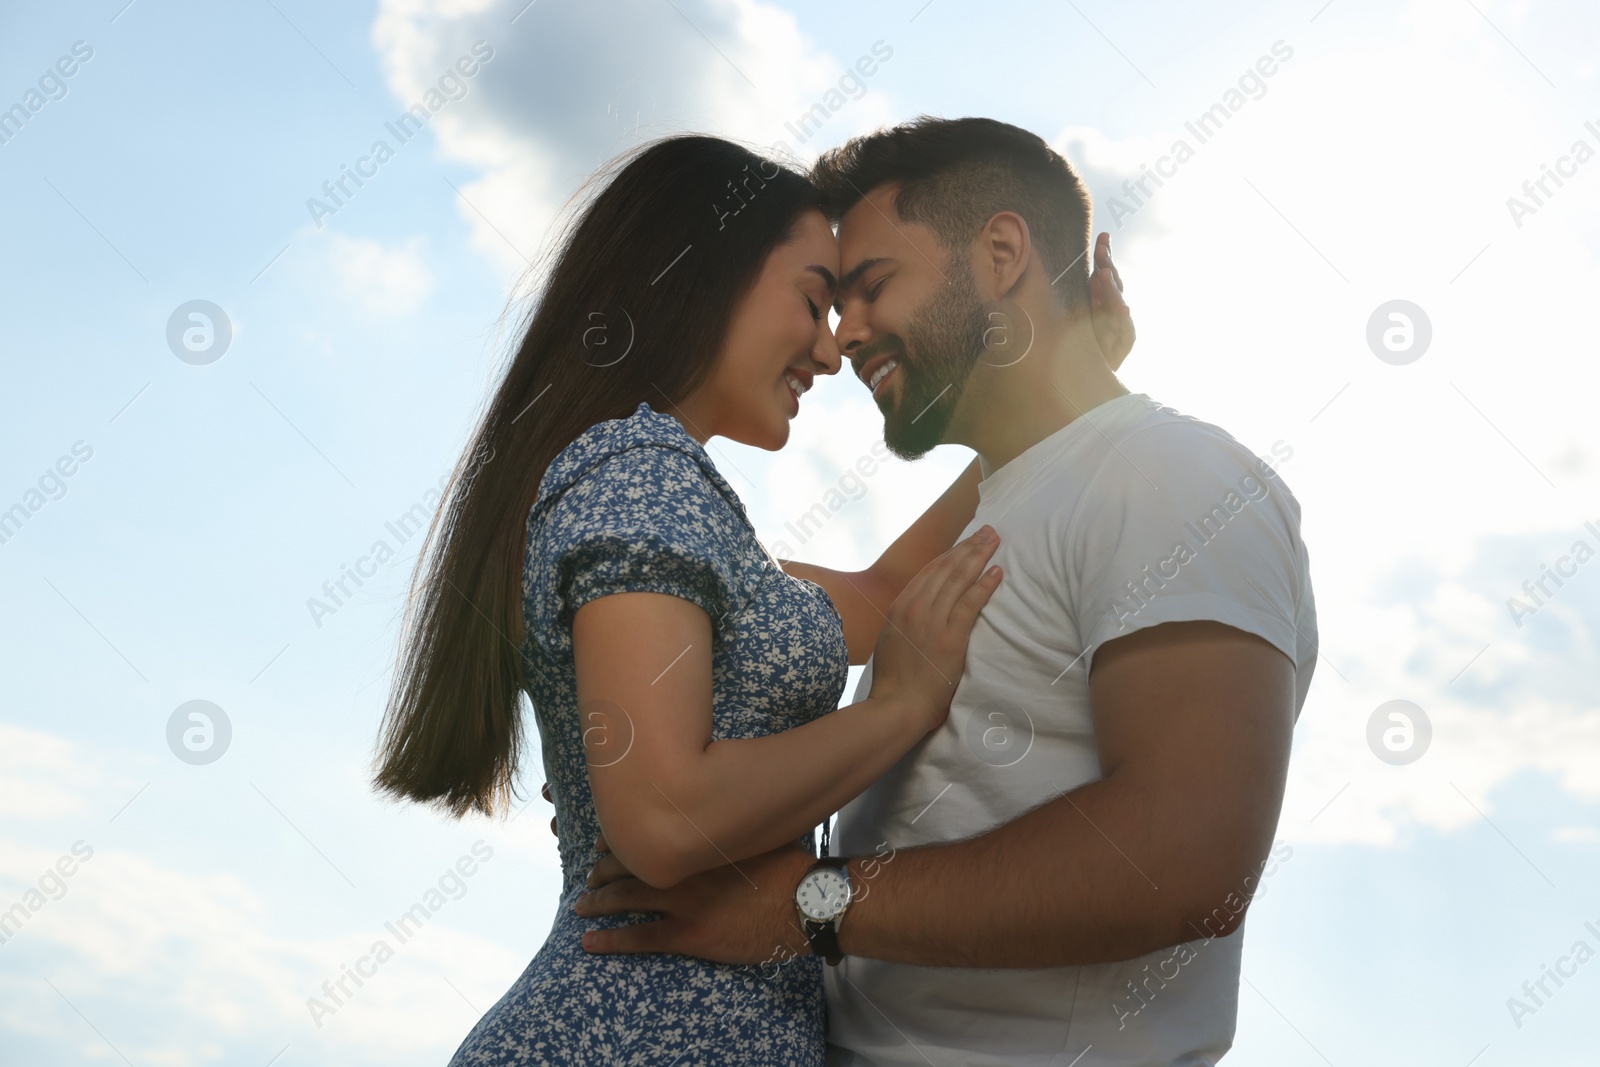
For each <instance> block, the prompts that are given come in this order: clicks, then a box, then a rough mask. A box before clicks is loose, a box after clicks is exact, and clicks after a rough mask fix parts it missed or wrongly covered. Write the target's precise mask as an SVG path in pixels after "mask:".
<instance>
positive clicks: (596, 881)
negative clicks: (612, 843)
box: [584, 853, 632, 889]
mask: <svg viewBox="0 0 1600 1067" xmlns="http://www.w3.org/2000/svg"><path fill="white" fill-rule="evenodd" d="M630 877H632V872H631V871H629V870H628V868H626V867H624V866H623V865H622V861H621V860H619V859H617V857H615V856H613V855H611V854H610V853H607V854H606V855H604V856H601V857H600V861H599V862H598V863H596V864H595V865H594V869H593V870H591V871H590V872H589V878H588V880H587V881H585V882H584V885H586V886H588V887H589V888H590V889H598V888H600V887H601V886H603V885H610V884H611V883H612V882H615V881H617V880H619V879H622V878H630Z"/></svg>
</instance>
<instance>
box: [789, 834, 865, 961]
mask: <svg viewBox="0 0 1600 1067" xmlns="http://www.w3.org/2000/svg"><path fill="white" fill-rule="evenodd" d="M845 862H846V861H845V858H844V857H843V856H823V857H822V858H821V859H819V860H817V862H816V864H815V865H814V866H812V868H811V869H810V870H809V871H807V872H806V874H805V877H804V878H802V879H800V884H799V885H798V886H796V887H795V891H794V906H795V907H796V908H797V909H799V911H800V925H801V927H802V928H803V929H804V930H805V932H806V940H807V941H809V942H810V943H811V953H812V955H815V956H821V957H822V958H823V959H825V960H827V961H828V965H829V966H837V965H838V964H839V961H840V960H842V959H844V953H843V952H841V951H839V924H840V923H841V922H843V921H844V913H845V910H846V909H847V908H849V907H850V902H851V900H853V899H854V898H855V887H854V886H853V885H852V884H851V882H850V868H848V867H847V866H845Z"/></svg>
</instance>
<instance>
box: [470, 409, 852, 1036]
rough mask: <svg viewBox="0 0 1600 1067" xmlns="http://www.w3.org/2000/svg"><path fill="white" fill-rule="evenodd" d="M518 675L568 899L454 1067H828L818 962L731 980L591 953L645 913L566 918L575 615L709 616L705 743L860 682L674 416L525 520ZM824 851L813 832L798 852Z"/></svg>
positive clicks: (650, 415)
mask: <svg viewBox="0 0 1600 1067" xmlns="http://www.w3.org/2000/svg"><path fill="white" fill-rule="evenodd" d="M527 530H528V536H527V552H526V556H525V567H524V571H523V581H522V594H523V619H524V623H525V626H526V632H527V639H526V640H525V642H524V645H523V663H524V669H525V673H526V677H527V685H528V690H529V693H530V695H531V696H532V698H533V705H534V714H535V718H536V720H537V723H538V728H539V736H540V739H541V742H542V747H543V755H544V769H545V775H546V778H547V780H548V782H549V785H550V795H551V797H552V799H553V800H554V802H555V809H556V828H557V835H558V838H559V850H560V855H561V868H562V889H561V899H560V902H559V904H558V906H557V910H556V919H555V922H554V924H553V926H552V928H551V931H550V936H549V938H548V939H547V940H546V941H545V943H544V946H543V947H542V948H540V949H539V952H538V954H537V955H536V956H535V957H534V958H533V961H532V962H531V963H529V964H528V967H527V969H526V970H524V971H523V973H522V975H521V976H520V977H519V978H518V979H517V980H516V982H514V983H513V984H512V986H511V988H510V990H508V991H507V992H506V994H505V995H504V996H503V997H501V998H500V1000H499V1001H498V1002H497V1003H496V1004H495V1005H494V1007H492V1008H491V1009H489V1011H488V1013H487V1014H485V1015H484V1017H483V1018H482V1019H481V1020H479V1022H478V1024H477V1025H476V1026H474V1027H473V1029H472V1032H471V1033H470V1034H468V1035H467V1038H466V1040H465V1041H464V1042H463V1043H462V1045H461V1046H460V1048H458V1049H457V1050H456V1054H455V1056H454V1057H453V1058H452V1059H451V1061H450V1063H451V1067H508V1065H512V1064H516V1065H529V1067H531V1065H542V1064H563V1065H567V1064H571V1065H601V1064H604V1065H608V1067H609V1065H613V1064H615V1065H627V1067H669V1065H672V1067H692V1065H697V1064H698V1065H706V1067H711V1065H725V1064H726V1065H732V1064H771V1065H775V1067H821V1065H822V1064H823V1062H824V1059H825V1053H824V1030H825V1025H824V1022H825V1004H824V998H823V989H822V971H821V961H820V960H819V959H817V958H816V957H813V956H802V957H798V958H793V959H789V960H787V961H785V962H783V963H781V964H766V965H743V966H732V965H727V964H718V963H711V962H708V961H705V960H699V959H694V958H691V957H688V956H679V955H667V954H648V955H627V956H621V955H618V956H597V955H590V954H589V953H587V952H585V951H584V950H583V946H582V941H581V939H582V937H583V934H584V932H585V931H587V930H591V929H604V928H607V927H614V926H622V925H627V924H629V923H632V922H640V921H645V920H646V919H648V918H649V916H644V915H637V914H635V915H622V916H609V917H603V918H584V917H582V916H579V915H577V914H576V913H575V912H573V910H572V904H573V901H574V900H575V899H576V898H577V896H578V895H579V894H580V893H581V892H583V889H584V885H583V883H584V879H585V878H586V877H587V876H588V873H589V869H590V868H591V867H592V866H593V865H594V863H595V861H596V860H597V859H598V858H599V855H598V853H596V852H595V850H594V842H595V838H596V837H597V836H598V835H599V833H600V823H599V820H598V818H597V817H596V815H595V808H594V797H593V795H592V794H591V792H590V787H589V776H588V764H587V763H586V761H585V753H584V747H583V728H582V724H581V723H580V721H579V717H578V708H577V702H576V679H575V674H574V670H573V662H572V618H573V615H574V614H575V613H576V612H577V610H578V609H579V608H581V607H582V606H583V605H584V604H586V603H588V602H589V601H591V600H594V599H596V598H598V597H602V596H606V595H608V594H611V593H621V592H658V593H668V594H671V595H673V596H679V597H683V598H684V599H686V600H690V601H692V602H694V603H696V604H698V605H699V606H700V607H702V608H704V609H705V611H706V613H707V614H708V615H710V616H711V619H712V633H713V643H712V736H713V738H715V739H723V738H749V737H761V736H764V735H767V734H772V733H776V732H778V731H780V730H787V729H791V728H793V727H796V726H800V725H803V724H804V723H807V722H809V721H811V720H812V719H815V718H817V717H818V716H820V715H824V714H827V713H828V712H830V711H832V710H833V709H834V708H835V707H837V706H838V702H839V697H840V695H841V694H842V693H843V691H844V684H845V677H846V672H847V670H848V655H847V652H846V649H845V642H844V631H843V628H842V624H841V621H840V618H839V614H838V612H837V611H836V610H835V608H834V606H833V602H832V601H831V600H830V599H829V598H828V596H827V594H826V593H824V592H823V590H822V588H821V587H820V586H818V585H816V584H815V583H812V582H808V581H805V580H803V579H798V578H792V577H790V576H789V575H787V574H785V573H784V571H783V570H782V568H780V567H779V566H778V564H777V562H776V561H775V560H774V559H773V558H772V556H771V555H770V554H769V553H768V552H767V551H766V549H765V548H764V547H762V545H761V543H760V541H759V540H758V539H757V537H756V533H755V529H754V528H753V527H752V526H751V524H750V520H749V517H748V516H747V515H746V513H745V510H744V505H743V503H742V502H741V501H740V500H739V498H738V496H737V495H736V494H735V493H734V491H733V490H732V488H730V487H729V485H728V484H727V482H726V481H725V480H724V479H723V477H722V475H721V474H720V473H719V472H718V471H717V469H716V467H715V466H713V465H712V463H711V459H710V457H709V456H708V455H707V454H706V451H705V449H704V448H703V447H702V446H701V445H700V443H699V442H697V441H696V440H695V439H694V438H693V437H691V436H689V434H688V432H687V431H686V430H684V428H683V426H682V425H681V424H680V423H679V422H678V420H677V419H675V418H673V417H672V416H670V415H664V414H661V413H659V412H656V411H654V410H652V409H651V408H650V406H649V405H648V404H640V405H639V407H638V409H637V410H636V411H635V412H634V413H633V415H631V416H630V417H628V418H626V419H612V420H609V421H606V422H602V423H599V424H597V425H595V426H592V427H590V428H589V429H588V430H586V431H585V432H584V433H583V434H582V435H580V436H579V437H578V438H577V439H576V440H575V441H573V442H572V443H571V444H570V445H568V446H567V448H566V449H565V450H563V451H562V452H561V454H560V455H559V456H557V457H556V459H555V460H554V461H553V462H552V463H551V464H550V467H549V469H548V470H547V471H546V472H545V475H544V477H543V479H542V480H541V482H540V485H539V496H538V499H537V501H536V502H535V503H534V506H533V508H532V509H531V510H530V511H529V514H528V523H527ZM801 843H802V845H803V846H804V847H805V848H806V849H807V850H808V851H811V850H812V849H813V846H812V843H811V839H810V837H809V835H808V836H807V837H805V838H802V839H801Z"/></svg>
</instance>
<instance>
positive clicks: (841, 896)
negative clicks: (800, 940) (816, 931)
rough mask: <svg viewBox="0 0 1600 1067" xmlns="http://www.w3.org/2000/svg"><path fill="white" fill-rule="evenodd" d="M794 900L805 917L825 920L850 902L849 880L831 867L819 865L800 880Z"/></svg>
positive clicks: (836, 913)
mask: <svg viewBox="0 0 1600 1067" xmlns="http://www.w3.org/2000/svg"><path fill="white" fill-rule="evenodd" d="M794 902H795V904H796V905H797V906H798V907H799V908H800V914H802V915H804V916H805V917H806V918H808V919H816V920H818V921H822V922H826V921H827V920H829V919H832V918H833V917H834V916H836V915H838V914H839V913H840V912H841V911H843V910H844V907H845V905H846V904H848V903H850V880H849V879H848V878H846V877H845V876H844V875H843V874H842V873H840V872H839V871H837V870H835V869H834V868H832V867H819V868H817V869H816V870H814V871H812V872H811V873H810V874H807V875H806V876H805V877H804V878H802V879H801V880H800V887H799V888H798V889H796V890H795V893H794Z"/></svg>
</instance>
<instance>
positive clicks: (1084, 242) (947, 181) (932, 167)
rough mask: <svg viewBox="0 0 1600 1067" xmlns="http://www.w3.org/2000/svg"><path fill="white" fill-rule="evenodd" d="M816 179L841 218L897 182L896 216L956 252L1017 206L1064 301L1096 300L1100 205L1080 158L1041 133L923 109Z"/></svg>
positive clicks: (833, 158)
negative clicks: (1092, 245) (1093, 250)
mask: <svg viewBox="0 0 1600 1067" xmlns="http://www.w3.org/2000/svg"><path fill="white" fill-rule="evenodd" d="M811 180H812V182H813V183H815V184H816V186H817V187H818V188H819V189H821V190H822V208H823V210H824V211H825V212H827V214H828V216H829V217H830V218H831V219H833V220H834V221H835V222H837V221H839V219H841V218H843V217H844V215H845V214H846V213H847V212H848V211H849V210H850V209H851V208H852V207H854V206H855V205H856V204H857V203H858V202H859V201H860V200H861V199H862V198H863V197H864V196H866V194H867V193H869V192H871V191H872V190H873V189H876V188H877V187H878V186H880V185H885V184H889V183H895V184H897V185H898V186H899V187H900V188H899V192H898V194H897V195H896V197H895V201H894V204H895V211H896V213H897V214H898V215H899V216H900V218H901V219H903V220H905V221H907V222H915V223H920V224H921V225H924V226H926V227H928V229H930V230H932V231H933V233H934V235H935V236H936V237H938V239H939V243H940V244H941V245H943V246H944V248H945V249H946V250H948V251H950V252H964V251H965V250H966V249H967V248H968V246H969V245H970V244H971V243H972V239H973V237H975V236H976V235H977V233H978V230H979V229H980V228H981V227H982V226H983V224H984V223H986V222H988V221H989V219H991V218H993V217H994V215H995V214H996V213H997V212H1000V211H1015V212H1016V213H1017V214H1018V215H1021V216H1022V217H1023V218H1024V219H1026V220H1027V223H1028V233H1029V236H1030V238H1031V239H1032V241H1033V247H1034V249H1035V250H1036V251H1037V252H1038V253H1039V258H1040V259H1042V260H1043V261H1044V265H1045V269H1046V270H1048V271H1049V273H1050V277H1051V278H1052V279H1054V280H1055V282H1054V285H1053V288H1054V290H1055V291H1056V294H1057V296H1056V299H1057V300H1058V301H1059V302H1060V304H1061V306H1062V307H1065V308H1068V309H1072V308H1075V307H1077V308H1087V307H1088V306H1089V268H1090V266H1091V264H1090V262H1089V256H1088V248H1089V240H1090V224H1091V223H1092V221H1093V202H1092V200H1091V199H1090V197H1089V192H1088V190H1087V189H1086V188H1085V187H1084V184H1083V181H1082V179H1081V178H1079V176H1078V172H1077V171H1076V170H1074V169H1073V166H1072V164H1071V163H1070V162H1068V161H1067V159H1066V158H1065V157H1063V156H1062V155H1061V154H1060V153H1058V152H1056V151H1055V150H1054V149H1052V148H1051V147H1050V146H1049V145H1048V144H1046V143H1045V141H1044V139H1043V138H1041V137H1039V136H1038V135H1037V134H1034V133H1029V132H1028V131H1027V130H1024V129H1021V128H1020V127H1017V126H1012V125H1010V124H1009V123H1004V122H997V121H995V120H994V119H983V118H965V119H941V118H935V117H933V116H931V115H921V116H918V117H917V118H915V119H913V120H911V121H910V122H905V123H901V124H900V125H898V126H895V127H892V128H890V129H885V130H878V131H877V132H875V133H869V134H863V135H862V136H860V137H854V138H851V139H850V140H849V141H847V142H845V143H844V144H842V145H840V146H839V147H837V148H832V149H829V150H828V151H826V152H824V153H823V154H822V156H821V158H819V159H818V160H817V162H816V163H815V164H814V165H813V167H812V170H811Z"/></svg>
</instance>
